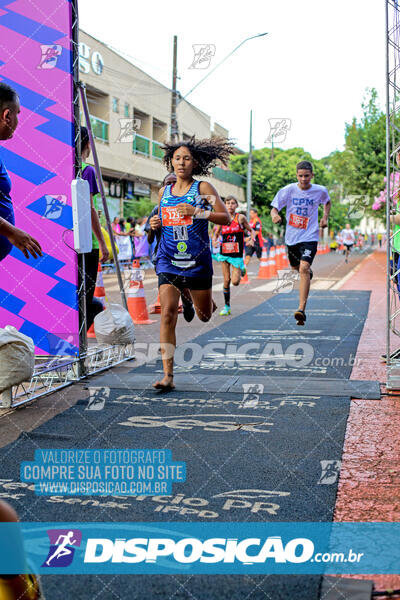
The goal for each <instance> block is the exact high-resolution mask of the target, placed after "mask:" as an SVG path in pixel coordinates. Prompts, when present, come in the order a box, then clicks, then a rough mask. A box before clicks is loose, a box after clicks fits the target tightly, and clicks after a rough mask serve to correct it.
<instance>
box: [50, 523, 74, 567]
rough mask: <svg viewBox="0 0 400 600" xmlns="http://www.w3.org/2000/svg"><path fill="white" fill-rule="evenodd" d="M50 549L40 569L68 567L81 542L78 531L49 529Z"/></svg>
mask: <svg viewBox="0 0 400 600" xmlns="http://www.w3.org/2000/svg"><path fill="white" fill-rule="evenodd" d="M47 535H48V536H49V540H50V549H49V553H48V555H47V558H46V560H45V561H44V563H43V564H42V567H68V566H69V565H70V564H71V563H72V561H73V558H74V554H75V549H76V548H79V546H80V545H81V542H82V532H81V531H80V529H49V530H48V531H47Z"/></svg>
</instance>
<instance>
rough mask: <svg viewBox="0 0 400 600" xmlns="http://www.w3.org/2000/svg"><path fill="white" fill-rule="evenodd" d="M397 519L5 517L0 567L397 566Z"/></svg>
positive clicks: (127, 570) (189, 570)
mask: <svg viewBox="0 0 400 600" xmlns="http://www.w3.org/2000/svg"><path fill="white" fill-rule="evenodd" d="M399 541H400V523H305V522H301V523H265V522H263V523H253V522H252V523H249V522H247V523H231V522H218V523H179V522H174V523H172V522H171V523H165V522H164V523H150V522H149V523H143V522H142V523H58V522H57V523H55V522H53V523H0V569H1V573H2V574H14V573H27V572H35V573H42V574H50V573H66V574H90V573H93V574H113V573H115V574H120V573H121V574H122V573H124V574H151V573H157V574H183V575H185V574H199V573H203V574H286V575H294V574H307V575H310V574H342V573H343V574H345V573H347V574H380V573H392V574H398V573H400V543H399Z"/></svg>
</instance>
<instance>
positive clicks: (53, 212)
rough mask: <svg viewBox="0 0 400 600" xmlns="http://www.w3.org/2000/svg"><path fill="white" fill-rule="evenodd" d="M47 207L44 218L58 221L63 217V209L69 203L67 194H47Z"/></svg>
mask: <svg viewBox="0 0 400 600" xmlns="http://www.w3.org/2000/svg"><path fill="white" fill-rule="evenodd" d="M45 199H46V208H45V211H44V215H43V216H42V219H51V220H52V221H56V220H57V219H59V218H60V217H61V214H62V211H63V209H64V207H65V206H66V204H67V196H63V195H61V194H60V195H57V196H51V195H50V194H46V195H45Z"/></svg>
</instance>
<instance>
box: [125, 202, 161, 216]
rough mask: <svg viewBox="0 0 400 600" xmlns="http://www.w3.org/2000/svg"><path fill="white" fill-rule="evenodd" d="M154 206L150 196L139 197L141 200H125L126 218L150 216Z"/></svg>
mask: <svg viewBox="0 0 400 600" xmlns="http://www.w3.org/2000/svg"><path fill="white" fill-rule="evenodd" d="M153 208H154V203H153V202H152V201H151V200H150V198H139V200H125V201H124V219H127V218H128V217H134V218H135V219H138V218H139V217H148V216H149V214H150V213H151V211H152V210H153Z"/></svg>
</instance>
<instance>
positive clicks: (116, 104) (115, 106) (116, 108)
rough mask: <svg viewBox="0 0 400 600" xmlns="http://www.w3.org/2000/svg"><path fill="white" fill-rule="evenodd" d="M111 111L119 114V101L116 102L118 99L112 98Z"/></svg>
mask: <svg viewBox="0 0 400 600" xmlns="http://www.w3.org/2000/svg"><path fill="white" fill-rule="evenodd" d="M112 110H113V112H115V113H118V112H119V100H118V98H113V99H112Z"/></svg>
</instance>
